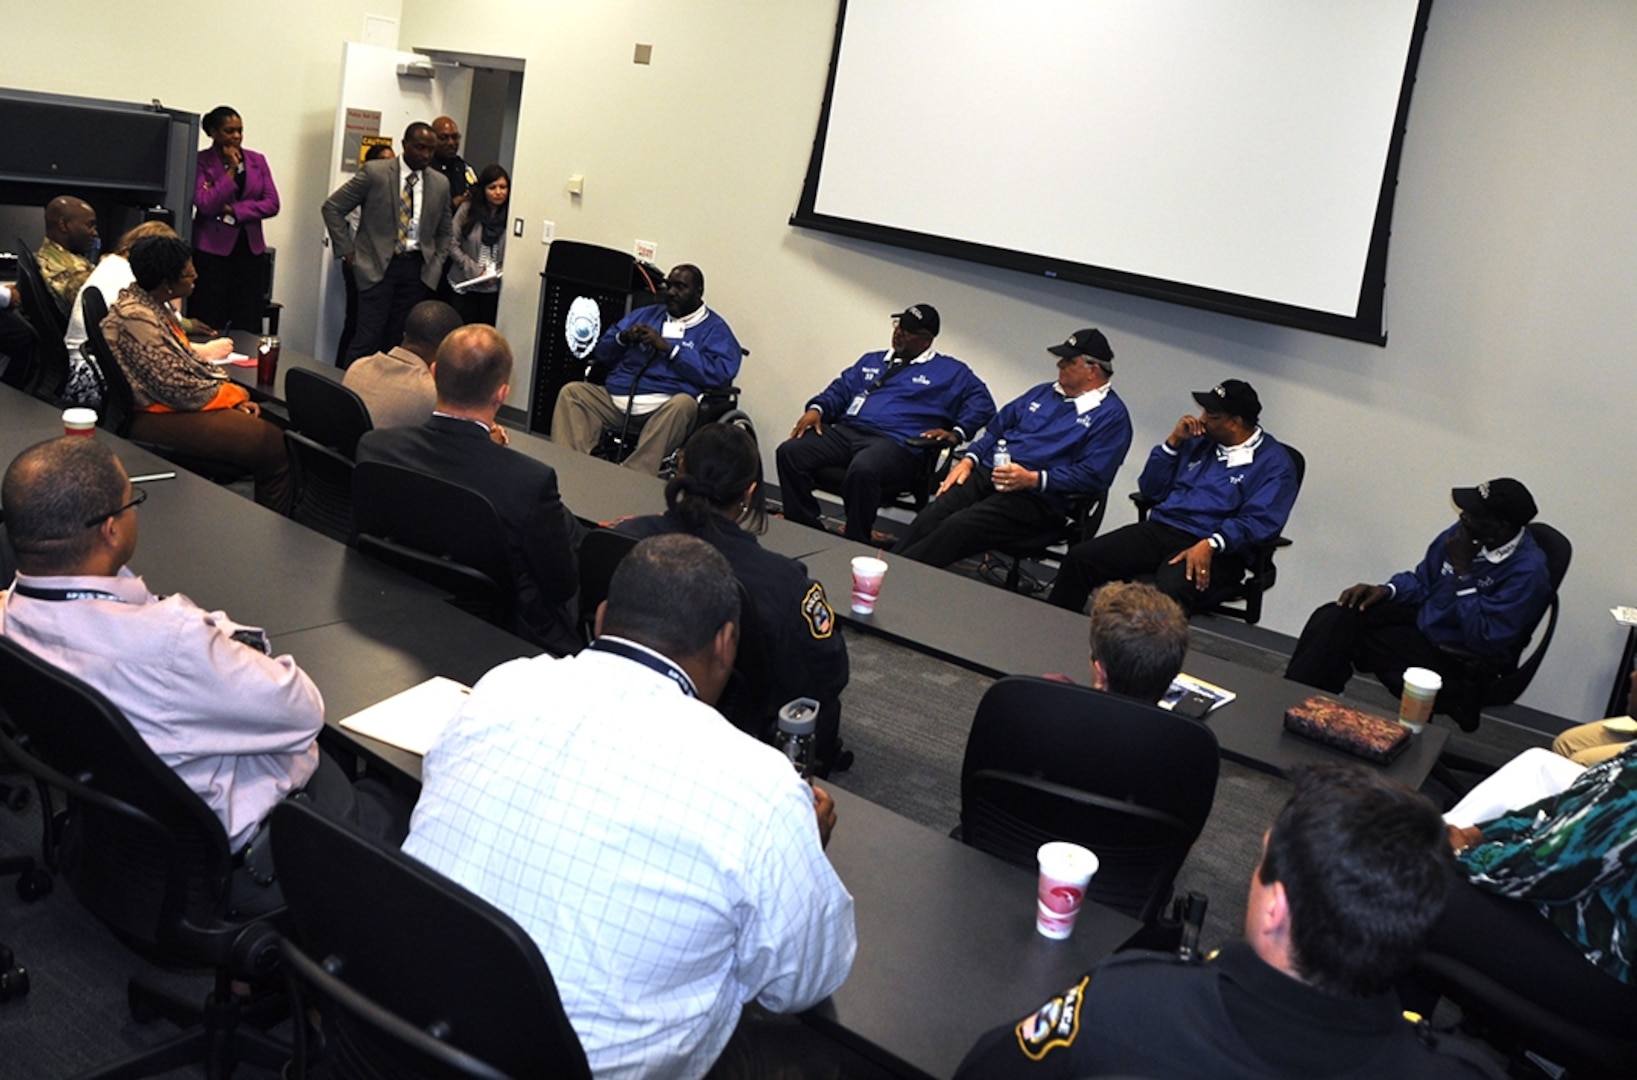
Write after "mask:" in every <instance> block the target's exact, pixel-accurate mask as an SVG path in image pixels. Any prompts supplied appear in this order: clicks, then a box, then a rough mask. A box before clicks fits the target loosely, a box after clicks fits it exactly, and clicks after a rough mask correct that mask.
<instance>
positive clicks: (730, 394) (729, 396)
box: [699, 386, 739, 404]
mask: <svg viewBox="0 0 1637 1080" xmlns="http://www.w3.org/2000/svg"><path fill="white" fill-rule="evenodd" d="M738 400H739V388H738V387H737V386H713V387H711V388H710V389H709V390H701V391H700V392H699V402H700V404H704V403H705V402H707V401H728V402H734V401H738Z"/></svg>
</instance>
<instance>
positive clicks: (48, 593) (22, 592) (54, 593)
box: [11, 582, 125, 604]
mask: <svg viewBox="0 0 1637 1080" xmlns="http://www.w3.org/2000/svg"><path fill="white" fill-rule="evenodd" d="M11 591H12V592H14V593H16V594H17V595H18V596H26V597H28V598H29V599H30V600H52V601H57V600H112V601H113V602H114V603H116V604H123V603H125V599H124V597H120V596H115V595H114V594H113V593H111V592H103V591H102V590H101V589H42V588H40V587H39V586H38V585H24V584H23V583H22V582H18V583H16V584H14V585H13V586H12V587H11Z"/></svg>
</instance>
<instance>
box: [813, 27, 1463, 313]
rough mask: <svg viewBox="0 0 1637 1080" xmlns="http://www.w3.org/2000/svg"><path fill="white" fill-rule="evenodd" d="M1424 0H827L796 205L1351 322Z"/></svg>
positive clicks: (1394, 157)
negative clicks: (832, 20) (815, 123)
mask: <svg viewBox="0 0 1637 1080" xmlns="http://www.w3.org/2000/svg"><path fill="white" fill-rule="evenodd" d="M1428 4H1430V0H1013V2H1011V3H996V2H995V0H843V2H842V5H841V13H840V16H839V19H838V22H837V29H836V42H835V50H834V55H833V58H832V61H831V69H830V79H829V86H828V87H827V89H826V93H825V101H824V108H823V112H822V114H821V117H820V121H819V131H818V135H817V138H816V139H815V141H814V148H813V156H812V160H811V163H810V165H809V168H808V175H807V180H806V184H805V186H804V188H803V191H802V197H801V203H800V205H799V207H798V209H797V211H796V213H795V214H794V215H793V216H792V217H791V219H790V220H791V224H792V225H796V226H800V227H806V228H813V229H819V230H824V231H829V232H835V233H842V234H846V235H850V236H858V237H864V238H867V239H875V240H881V241H884V242H887V243H893V244H898V245H901V246H906V247H913V248H918V249H922V250H927V251H935V252H940V253H943V254H949V255H954V256H958V257H962V258H968V259H974V260H977V261H981V262H988V263H993V264H997V265H1001V266H1009V267H1012V268H1014V269H1018V270H1023V271H1026V272H1030V273H1036V274H1043V275H1046V276H1051V277H1060V278H1065V279H1068V280H1074V281H1081V282H1085V283H1087V284H1094V285H1099V286H1103V287H1108V288H1115V289H1121V290H1123V291H1127V292H1134V293H1139V294H1142V295H1148V296H1155V297H1159V298H1162V299H1166V300H1171V301H1176V302H1180V303H1186V304H1192V305H1194V306H1198V307H1205V308H1209V309H1212V310H1217V311H1226V312H1229V313H1231V314H1236V315H1242V316H1246V317H1249V318H1256V319H1262V320H1264V321H1269V322H1276V323H1280V324H1284V325H1291V326H1301V327H1304V328H1307V329H1311V330H1317V331H1320V332H1324V333H1330V334H1337V335H1340V336H1343V337H1349V338H1356V339H1358V340H1363V341H1374V342H1377V343H1383V342H1385V340H1386V334H1385V326H1384V322H1383V312H1382V301H1383V292H1384V289H1385V280H1386V261H1387V259H1386V255H1387V236H1388V232H1389V227H1390V223H1391V216H1392V193H1393V185H1394V183H1395V178H1396V174H1397V165H1398V155H1399V146H1400V143H1401V140H1402V137H1403V130H1404V122H1405V117H1406V115H1407V113H1408V109H1409V91H1410V87H1411V85H1412V83H1413V79H1414V68H1415V59H1416V57H1417V56H1418V55H1419V52H1420V44H1421V37H1422V34H1423V33H1424V31H1425V26H1426V7H1427V5H1428Z"/></svg>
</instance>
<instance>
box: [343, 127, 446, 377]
mask: <svg viewBox="0 0 1637 1080" xmlns="http://www.w3.org/2000/svg"><path fill="white" fill-rule="evenodd" d="M437 145H438V141H437V136H435V135H434V134H433V133H432V128H431V126H430V125H428V124H423V123H414V124H410V125H409V127H407V128H405V129H404V139H403V154H402V155H401V156H399V157H396V158H392V159H389V160H377V161H366V162H364V165H363V167H362V168H360V169H359V170H358V171H357V172H355V173H353V175H352V179H350V180H348V181H347V182H346V183H345V184H342V185H341V186H340V187H339V188H337V189H336V190H335V193H334V194H332V195H331V196H330V197H329V198H328V199H325V200H324V207H323V215H324V227H325V228H326V229H328V230H329V233H330V245H331V247H333V248H334V249H335V257H336V258H338V259H340V260H341V261H343V262H345V263H346V264H347V265H349V266H351V267H352V270H353V275H354V276H355V277H356V278H357V280H358V325H357V329H356V330H355V332H354V333H353V338H352V346H351V347H350V348H349V349H348V350H347V360H346V362H347V363H348V364H350V363H352V362H353V361H354V360H356V359H358V358H359V357H360V356H368V355H370V354H371V353H374V352H380V351H381V350H382V349H383V347H390V345H391V344H392V343H393V342H395V341H397V340H398V339H399V338H400V337H402V336H403V332H404V320H405V319H407V318H408V317H409V309H410V308H412V307H414V306H415V305H416V304H418V303H420V302H421V301H422V300H430V299H432V293H433V290H435V289H436V288H437V287H438V278H439V276H440V275H441V274H442V273H443V264H444V262H445V260H447V259H448V258H449V241H450V237H451V236H452V235H453V233H454V219H453V216H452V214H451V211H450V209H449V181H448V180H446V179H445V178H444V177H443V175H442V174H441V173H439V172H438V171H437V170H436V169H428V168H427V165H429V164H430V163H431V161H432V155H433V153H434V152H435V151H436V150H437ZM354 207H361V208H362V209H361V210H360V211H359V219H358V229H357V231H356V232H354V231H353V230H352V229H350V228H349V227H348V226H347V214H348V213H349V212H350V211H351V210H352V209H353V208H354Z"/></svg>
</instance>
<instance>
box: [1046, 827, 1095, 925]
mask: <svg viewBox="0 0 1637 1080" xmlns="http://www.w3.org/2000/svg"><path fill="white" fill-rule="evenodd" d="M1036 857H1037V858H1038V859H1039V860H1040V889H1039V892H1038V894H1037V896H1036V901H1035V929H1036V930H1038V931H1040V933H1041V935H1042V936H1043V937H1049V938H1053V939H1056V940H1061V939H1063V938H1066V937H1068V936H1069V935H1070V934H1072V933H1074V920H1075V919H1076V918H1077V917H1079V915H1080V908H1081V906H1082V905H1084V904H1085V901H1086V886H1087V885H1088V884H1090V882H1091V876H1092V875H1093V874H1095V873H1096V872H1097V856H1096V855H1094V854H1092V852H1091V851H1089V850H1087V849H1086V848H1083V847H1081V846H1080V845H1079V844H1070V843H1067V842H1066V841H1062V840H1054V841H1052V842H1051V843H1049V844H1042V845H1041V846H1040V851H1039V852H1038V853H1037V856H1036Z"/></svg>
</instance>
